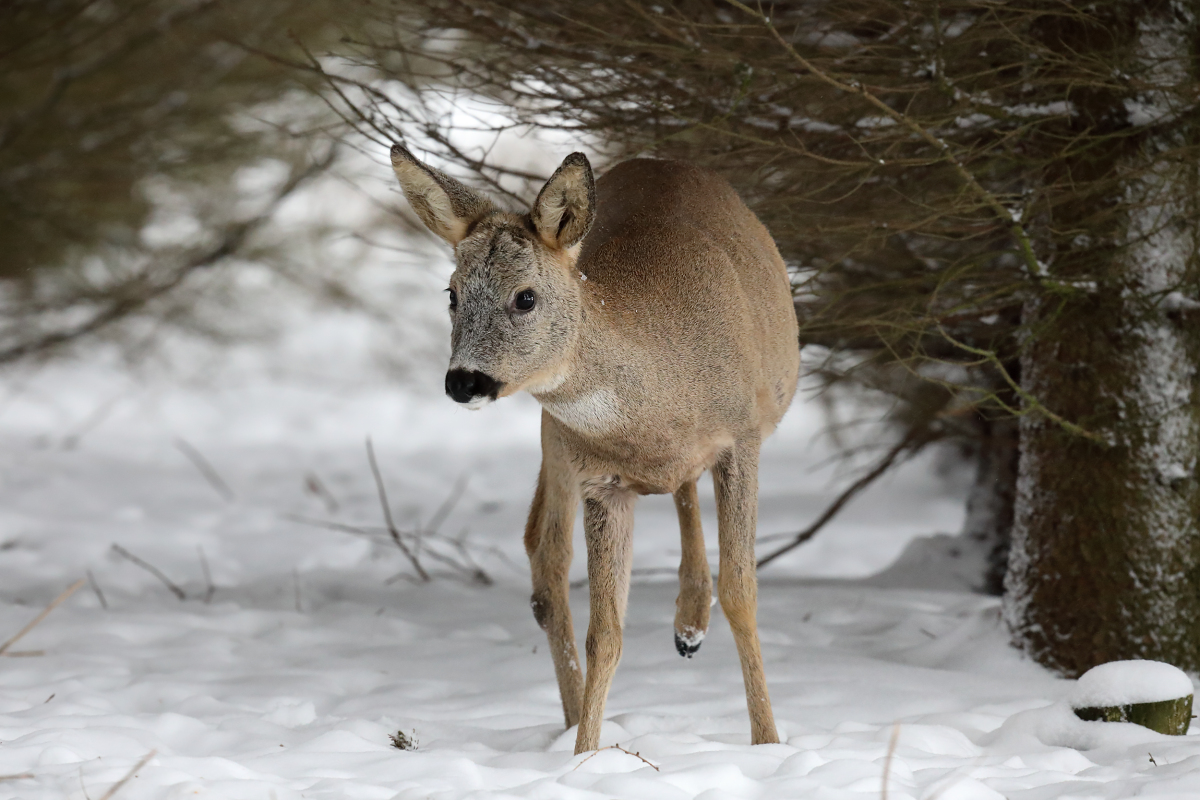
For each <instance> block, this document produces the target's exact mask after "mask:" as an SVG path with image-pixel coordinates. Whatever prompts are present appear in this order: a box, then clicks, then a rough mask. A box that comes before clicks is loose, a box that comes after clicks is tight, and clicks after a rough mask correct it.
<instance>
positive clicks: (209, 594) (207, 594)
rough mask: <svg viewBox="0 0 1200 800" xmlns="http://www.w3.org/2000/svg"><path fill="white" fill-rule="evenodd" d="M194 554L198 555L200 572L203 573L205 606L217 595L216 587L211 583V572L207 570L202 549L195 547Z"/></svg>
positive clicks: (205, 558)
mask: <svg viewBox="0 0 1200 800" xmlns="http://www.w3.org/2000/svg"><path fill="white" fill-rule="evenodd" d="M196 552H197V553H199V554H200V570H201V571H202V572H203V573H204V603H205V605H207V604H208V603H211V602H212V599H213V595H214V594H216V593H217V585H216V584H215V583H213V579H212V572H211V571H209V569H208V558H207V557H205V555H204V548H203V547H201V546H199V545H196Z"/></svg>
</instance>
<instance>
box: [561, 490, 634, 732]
mask: <svg viewBox="0 0 1200 800" xmlns="http://www.w3.org/2000/svg"><path fill="white" fill-rule="evenodd" d="M634 500H635V495H634V493H633V492H631V491H630V490H629V489H626V488H624V487H622V486H620V484H619V482H618V479H616V478H606V479H603V480H597V481H589V482H588V483H586V484H585V485H584V499H583V527H584V534H585V538H586V539H587V550H588V586H589V589H588V593H589V595H590V598H591V617H590V619H589V620H588V632H587V641H586V646H585V649H586V651H587V683H586V684H585V688H584V695H583V715H582V717H580V720H579V733H578V734H577V735H576V737H575V752H576V753H583V752H586V751H588V750H595V749H597V748H598V747H599V746H600V723H601V722H603V720H604V704H605V701H606V700H607V699H608V690H609V687H610V686H612V679H613V674H614V673H615V672H616V671H617V663H618V662H619V661H620V660H621V628H622V626H623V624H624V621H625V606H626V604H627V602H628V599H629V569H630V565H631V561H632V558H631V556H632V549H633V548H632V546H631V544H632V539H633V503H634Z"/></svg>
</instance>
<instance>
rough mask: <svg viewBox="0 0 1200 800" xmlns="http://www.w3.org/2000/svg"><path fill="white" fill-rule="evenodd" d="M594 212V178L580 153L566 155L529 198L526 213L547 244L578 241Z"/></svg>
mask: <svg viewBox="0 0 1200 800" xmlns="http://www.w3.org/2000/svg"><path fill="white" fill-rule="evenodd" d="M595 216H596V181H595V179H594V178H593V177H592V165H591V164H589V163H588V160H587V156H585V155H584V154H583V153H571V155H569V156H567V157H566V158H565V159H564V160H563V162H562V164H561V165H560V166H559V168H558V169H557V170H555V172H554V174H553V175H551V176H550V180H548V181H546V185H545V186H543V187H542V191H540V192H538V196H537V200H534V201H533V209H532V210H531V211H530V212H529V217H530V219H531V220H532V221H533V226H534V228H536V229H537V232H538V236H540V237H541V239H542V241H543V242H544V243H545V244H546V246H547V247H552V248H555V249H565V248H567V247H571V246H573V245H575V244H578V243H579V242H580V240H582V239H583V237H584V236H585V235H586V234H587V232H588V229H589V228H591V227H592V220H593V219H594V218H595Z"/></svg>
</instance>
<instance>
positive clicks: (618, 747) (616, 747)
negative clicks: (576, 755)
mask: <svg viewBox="0 0 1200 800" xmlns="http://www.w3.org/2000/svg"><path fill="white" fill-rule="evenodd" d="M605 750H620V751H621V752H622V753H624V754H626V755H629V756H633V757H634V758H640V759H641V760H642V762H643V763H645V764H646V765H648V766H649V767H650V768H652V769H653V770H654V771H655V772H662V770H661V769H659V768H658V765H656V764H652V763H651V762H649V761H647V760H646V758H645V757H644V756H643V755H642V754H641V753H631V752H629V751H628V750H626V749H625V748H624V747H621V745H619V744H610V745H609V746H608V747H601V748H600V749H599V750H597V751H596V752H594V753H592V754H591V755H590V756H588V757H587V758H585V759H584V760H583V761H580V762H579V763H578V764H576V765H575V766H574V767H572V768H571V772H574V771H575V770H577V769H579V768H580V767H582V766H583V765H584V764H586V763H587V762H588V761H589V760H591V759H593V758H595V757H596V756H598V755H600V754H601V753H603V752H604V751H605Z"/></svg>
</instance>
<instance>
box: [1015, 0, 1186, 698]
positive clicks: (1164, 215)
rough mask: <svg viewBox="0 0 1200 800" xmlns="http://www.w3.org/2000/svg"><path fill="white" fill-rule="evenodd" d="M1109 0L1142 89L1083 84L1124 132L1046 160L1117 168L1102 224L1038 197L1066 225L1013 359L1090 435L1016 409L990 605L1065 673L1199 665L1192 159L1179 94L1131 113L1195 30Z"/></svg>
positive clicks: (1099, 113) (1175, 7) (1156, 6)
mask: <svg viewBox="0 0 1200 800" xmlns="http://www.w3.org/2000/svg"><path fill="white" fill-rule="evenodd" d="M1118 5H1119V6H1121V7H1122V13H1124V14H1125V16H1126V17H1128V19H1127V22H1128V23H1129V25H1128V26H1127V27H1126V28H1125V29H1124V30H1127V31H1128V32H1129V33H1128V35H1129V37H1130V43H1129V53H1130V61H1129V62H1128V66H1129V67H1130V69H1129V71H1130V72H1133V73H1135V74H1138V75H1140V76H1141V77H1142V78H1143V81H1149V82H1150V86H1151V88H1149V89H1147V88H1145V87H1146V82H1142V83H1141V84H1140V87H1139V89H1138V90H1137V93H1136V94H1133V93H1132V92H1133V91H1134V90H1133V89H1131V94H1130V95H1127V96H1126V97H1125V98H1120V97H1117V98H1113V97H1109V98H1091V100H1092V101H1094V103H1095V104H1096V107H1094V108H1091V109H1088V108H1086V107H1082V109H1081V116H1082V117H1084V118H1085V119H1083V120H1082V121H1081V124H1085V123H1088V122H1090V121H1095V123H1096V124H1106V123H1105V120H1108V121H1109V122H1108V123H1107V124H1114V125H1117V124H1119V125H1120V126H1123V128H1122V127H1118V128H1114V130H1116V131H1117V133H1118V134H1120V133H1121V132H1122V130H1123V131H1124V134H1122V135H1119V136H1116V137H1114V140H1113V143H1112V144H1111V145H1109V146H1108V148H1107V151H1105V150H1104V149H1103V148H1101V152H1100V153H1099V154H1097V152H1096V151H1095V150H1093V152H1091V153H1088V154H1085V155H1081V156H1079V157H1078V158H1077V159H1076V160H1075V161H1074V162H1071V163H1068V164H1067V165H1066V166H1065V167H1064V172H1065V173H1069V175H1068V177H1070V178H1071V179H1072V180H1075V181H1079V180H1081V179H1082V180H1087V179H1094V178H1095V177H1096V176H1098V175H1101V174H1114V173H1119V174H1122V175H1128V176H1129V177H1128V178H1127V179H1126V180H1125V181H1124V183H1123V187H1124V191H1123V193H1122V196H1121V197H1119V198H1116V199H1111V198H1109V199H1110V201H1111V202H1112V203H1113V207H1114V208H1117V207H1119V208H1120V209H1122V210H1120V211H1119V212H1117V213H1116V214H1114V215H1110V216H1109V217H1103V215H1099V217H1100V218H1101V219H1106V220H1107V223H1105V224H1103V225H1098V224H1096V223H1095V222H1094V220H1095V219H1096V218H1097V216H1098V215H1097V213H1096V207H1097V206H1098V205H1102V204H1103V202H1104V200H1105V198H1100V197H1094V198H1092V199H1091V207H1089V208H1084V207H1082V206H1083V205H1087V204H1088V203H1086V202H1084V203H1082V204H1081V205H1080V206H1079V207H1076V208H1066V209H1065V210H1056V216H1055V218H1054V219H1053V224H1052V225H1051V226H1048V227H1052V228H1054V229H1056V230H1058V231H1063V230H1067V229H1071V228H1072V227H1073V230H1072V232H1071V235H1072V237H1073V238H1072V240H1071V242H1070V243H1067V244H1064V243H1063V242H1061V241H1060V242H1059V243H1058V246H1057V249H1055V250H1053V251H1052V252H1051V251H1048V252H1046V253H1045V255H1047V256H1048V257H1047V258H1046V259H1045V260H1046V262H1047V263H1048V264H1049V267H1048V270H1049V275H1048V276H1047V277H1046V278H1045V279H1044V280H1043V288H1042V290H1041V291H1040V292H1039V293H1038V294H1037V296H1035V297H1034V298H1033V299H1031V300H1029V301H1028V303H1027V304H1026V307H1025V317H1026V322H1027V323H1028V324H1029V326H1030V329H1031V336H1030V339H1029V341H1028V342H1027V344H1026V347H1025V348H1024V350H1023V353H1022V359H1021V380H1022V384H1023V387H1024V388H1025V389H1026V391H1027V392H1028V393H1029V394H1030V395H1032V396H1033V397H1036V398H1037V399H1038V401H1040V402H1041V403H1042V404H1044V406H1045V407H1047V408H1049V409H1050V410H1052V411H1054V412H1056V413H1057V414H1059V415H1061V416H1062V417H1063V418H1065V419H1068V420H1072V421H1076V422H1078V423H1079V424H1080V425H1082V426H1083V427H1084V428H1086V429H1088V430H1090V431H1092V432H1093V433H1096V434H1099V435H1100V436H1101V437H1102V438H1103V439H1104V440H1105V442H1104V443H1099V442H1094V441H1089V440H1088V439H1086V438H1084V437H1081V436H1079V435H1073V434H1071V433H1068V432H1067V431H1065V430H1064V429H1063V428H1062V427H1061V426H1059V425H1057V424H1055V423H1054V422H1052V421H1050V420H1048V419H1047V418H1046V417H1045V416H1044V415H1039V414H1038V413H1037V412H1036V411H1034V412H1032V413H1029V414H1028V415H1026V416H1024V417H1023V418H1022V420H1021V425H1020V444H1021V456H1020V468H1019V478H1018V487H1017V505H1016V520H1015V526H1014V530H1013V541H1012V552H1011V555H1010V560H1009V568H1008V573H1007V577H1006V583H1005V589H1006V597H1005V618H1006V621H1007V623H1008V625H1009V627H1010V629H1011V631H1012V633H1013V636H1014V640H1015V642H1016V644H1017V645H1018V646H1019V647H1021V648H1023V649H1024V650H1026V651H1027V652H1028V653H1030V654H1031V655H1032V656H1033V657H1034V658H1035V659H1036V660H1038V661H1039V662H1041V663H1043V664H1045V665H1047V666H1049V667H1052V668H1054V669H1056V670H1059V671H1061V672H1063V673H1065V674H1067V675H1078V674H1080V673H1082V672H1084V671H1085V670H1087V669H1089V668H1090V667H1093V666H1095V665H1097V664H1100V663H1104V662H1108V661H1112V660H1116V659H1132V658H1147V659H1156V660H1161V661H1166V662H1169V663H1171V664H1174V665H1176V666H1178V667H1180V668H1182V669H1185V670H1189V671H1196V670H1200V525H1198V523H1197V520H1198V519H1200V481H1197V472H1196V470H1197V456H1198V454H1200V402H1198V401H1200V392H1198V391H1197V390H1198V389H1200V385H1198V377H1197V376H1198V374H1200V369H1198V367H1200V326H1198V325H1197V324H1196V320H1195V318H1192V320H1191V321H1190V322H1189V321H1188V320H1187V319H1186V316H1187V315H1188V314H1189V313H1194V312H1193V311H1192V309H1194V308H1196V307H1197V304H1196V295H1197V279H1196V276H1197V263H1196V262H1197V257H1196V250H1197V246H1198V244H1200V235H1198V234H1200V216H1198V213H1197V212H1198V211H1200V209H1198V208H1197V190H1198V188H1200V187H1198V184H1197V180H1196V178H1197V165H1196V163H1195V162H1194V161H1191V162H1186V161H1183V162H1181V160H1180V159H1179V158H1177V157H1176V156H1175V155H1174V154H1175V153H1178V152H1179V148H1180V147H1181V146H1183V145H1188V144H1193V143H1194V142H1195V135H1196V124H1197V123H1196V121H1195V114H1196V111H1195V110H1194V109H1192V110H1188V111H1185V112H1177V113H1176V115H1175V116H1173V117H1165V118H1164V117H1160V118H1159V119H1157V120H1154V119H1151V120H1149V121H1147V119H1146V115H1149V116H1151V117H1153V115H1154V114H1155V113H1157V112H1158V111H1160V110H1162V109H1163V107H1164V106H1165V105H1166V102H1165V100H1164V98H1163V97H1162V96H1160V95H1158V94H1156V92H1155V90H1154V88H1153V86H1154V82H1155V81H1156V80H1159V79H1161V80H1162V81H1163V82H1165V81H1166V80H1168V79H1172V80H1175V81H1176V82H1178V80H1179V78H1178V76H1177V75H1176V76H1170V75H1166V76H1164V75H1159V74H1156V70H1159V71H1160V72H1161V70H1162V69H1163V68H1162V67H1156V66H1154V64H1161V63H1163V62H1162V61H1161V59H1162V58H1164V57H1166V58H1171V59H1175V60H1176V61H1175V63H1176V64H1181V63H1183V64H1191V65H1192V69H1193V77H1194V74H1195V73H1194V70H1195V61H1194V53H1195V51H1194V50H1193V49H1192V48H1194V47H1195V43H1196V42H1197V41H1198V39H1200V37H1197V30H1198V26H1197V22H1196V18H1195V16H1194V14H1193V12H1192V11H1191V10H1190V8H1189V7H1187V6H1185V5H1184V4H1182V3H1174V2H1159V3H1153V2H1152V3H1145V4H1141V3H1133V2H1129V3H1123V4H1113V6H1118ZM1113 35H1119V34H1113ZM1121 66H1125V65H1121ZM1116 67H1117V65H1114V69H1115V68H1116ZM1131 100H1132V101H1133V102H1131ZM1087 101H1088V100H1087V98H1085V99H1084V101H1082V103H1081V105H1083V106H1085V105H1086V102H1087ZM1139 115H1141V116H1139ZM1114 118H1116V119H1117V120H1118V122H1117V123H1113V122H1111V120H1113V119H1114ZM1143 128H1144V133H1139V134H1138V135H1132V136H1131V135H1128V132H1129V131H1130V130H1133V129H1138V130H1142V129H1143ZM1085 159H1086V160H1085ZM1106 171H1107V172H1106ZM1052 177H1053V176H1052ZM1089 220H1092V223H1091V225H1090V226H1089V224H1088V221H1089ZM1102 227H1103V228H1108V230H1107V231H1106V230H1103V229H1101V228H1102ZM1080 230H1083V231H1084V232H1085V234H1084V236H1082V237H1081V235H1080V234H1079V233H1078V231H1080ZM1085 250H1086V251H1088V253H1089V257H1088V258H1084V256H1083V255H1081V254H1080V252H1081V251H1085ZM1097 253H1100V254H1101V255H1099V256H1098V255H1097ZM1051 280H1052V281H1053V282H1054V283H1053V285H1052V286H1051V285H1050V284H1049V283H1048V282H1049V281H1051Z"/></svg>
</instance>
